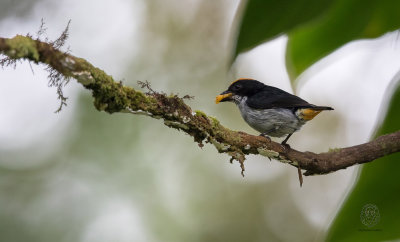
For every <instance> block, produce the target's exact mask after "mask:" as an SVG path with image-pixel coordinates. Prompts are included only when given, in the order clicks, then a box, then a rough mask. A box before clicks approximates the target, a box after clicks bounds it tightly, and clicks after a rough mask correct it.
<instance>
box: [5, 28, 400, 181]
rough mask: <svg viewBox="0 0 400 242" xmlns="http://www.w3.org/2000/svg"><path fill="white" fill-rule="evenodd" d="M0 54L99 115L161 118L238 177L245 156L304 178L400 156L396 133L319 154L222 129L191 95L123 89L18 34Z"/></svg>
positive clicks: (97, 71) (86, 66)
mask: <svg viewBox="0 0 400 242" xmlns="http://www.w3.org/2000/svg"><path fill="white" fill-rule="evenodd" d="M0 53H1V54H3V55H5V56H6V59H3V61H0V64H2V66H7V65H10V64H13V63H14V64H15V61H17V60H28V61H31V62H34V63H42V64H45V65H47V66H48V68H49V69H50V71H51V72H53V73H56V74H55V75H58V77H63V78H65V80H69V79H70V78H73V79H76V80H77V81H78V82H79V83H80V84H82V85H83V87H85V88H86V89H88V90H90V91H91V92H92V96H93V98H94V106H95V107H96V108H97V109H98V110H99V111H105V112H107V113H115V112H123V113H131V114H140V115H146V116H149V117H151V118H156V119H161V120H163V121H164V124H165V125H166V126H168V127H170V128H174V129H177V130H180V131H182V132H184V133H186V134H189V135H190V136H192V137H193V139H194V141H195V142H197V143H198V145H199V146H200V147H202V146H203V144H204V143H210V144H212V145H213V146H214V147H215V148H216V149H217V151H218V152H219V153H226V154H228V155H230V156H231V161H232V160H237V161H239V163H240V165H241V168H242V174H243V172H244V161H245V157H246V155H249V154H255V155H262V156H265V157H268V158H271V159H275V160H278V161H281V162H283V163H288V164H290V165H292V166H295V167H300V168H301V169H303V170H305V171H306V172H305V175H314V174H327V173H330V172H333V171H336V170H339V169H344V168H346V167H349V166H352V165H355V164H361V163H366V162H370V161H373V160H375V159H377V158H379V157H382V156H385V155H388V154H391V153H394V152H399V151H400V131H398V132H395V133H392V134H388V135H384V136H381V137H379V138H377V139H376V140H375V141H371V142H369V143H366V144H362V145H358V146H353V147H348V148H341V149H335V150H333V151H330V152H325V153H320V154H315V153H312V152H300V151H297V150H295V149H291V148H287V147H283V146H282V145H280V144H279V143H276V142H273V141H271V140H269V139H266V138H265V137H261V136H254V135H250V134H247V133H244V132H240V131H233V130H230V129H228V128H226V127H224V126H223V125H222V124H220V122H219V121H218V120H217V119H216V118H214V117H211V116H208V115H206V114H205V113H203V112H201V111H193V110H192V109H191V108H190V107H189V106H188V105H187V104H186V103H185V102H184V99H188V98H191V97H190V96H184V97H183V98H180V97H178V96H177V95H167V94H165V93H159V92H156V91H154V90H153V89H151V87H150V86H149V84H148V82H142V83H141V85H142V86H143V87H144V88H147V89H148V91H147V92H145V93H143V92H141V91H138V90H135V89H133V88H132V87H128V86H124V85H123V84H122V83H121V82H117V81H115V80H114V79H113V78H112V76H110V75H108V74H106V73H105V72H104V71H103V70H101V69H99V68H96V67H94V66H93V65H92V64H90V63H89V62H87V61H86V60H85V59H82V58H78V57H75V56H73V55H71V54H69V53H68V52H63V51H61V50H60V49H59V46H58V45H55V44H54V43H53V42H46V41H41V40H40V39H33V38H32V37H31V36H21V35H17V36H15V37H14V38H11V39H8V38H1V37H0ZM50 78H51V77H50Z"/></svg>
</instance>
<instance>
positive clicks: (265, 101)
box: [246, 86, 316, 109]
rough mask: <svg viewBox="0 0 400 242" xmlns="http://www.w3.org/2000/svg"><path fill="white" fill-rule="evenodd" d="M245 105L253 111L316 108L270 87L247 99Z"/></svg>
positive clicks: (296, 97)
mask: <svg viewBox="0 0 400 242" xmlns="http://www.w3.org/2000/svg"><path fill="white" fill-rule="evenodd" d="M246 103H247V105H248V106H249V107H251V108H255V109H269V108H312V107H316V106H315V105H313V104H310V103H308V102H307V101H305V100H303V99H301V98H299V97H298V96H295V95H293V94H290V93H288V92H285V91H283V90H281V89H279V88H276V87H271V86H265V87H264V88H263V90H261V91H260V92H257V93H256V94H254V95H252V96H250V97H248V98H247V102H246Z"/></svg>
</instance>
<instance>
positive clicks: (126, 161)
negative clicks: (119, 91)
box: [0, 0, 400, 242]
mask: <svg viewBox="0 0 400 242" xmlns="http://www.w3.org/2000/svg"><path fill="white" fill-rule="evenodd" d="M242 4H243V3H242ZM242 4H241V3H240V1H239V0H218V1H201V0H186V1H178V0H132V1H128V0H116V1H95V0H85V1H77V0H61V1H54V0H53V1H52V0H34V1H33V0H19V1H12V0H0V6H1V8H0V36H1V37H13V36H15V35H16V34H26V33H31V34H32V35H34V36H35V34H36V32H37V31H38V30H39V26H40V23H41V19H42V18H43V19H44V22H45V24H46V28H47V31H46V36H48V38H49V39H56V38H57V37H58V36H59V34H60V33H61V32H62V31H63V30H64V28H65V26H66V25H67V23H68V21H69V20H72V22H71V25H70V37H69V39H68V41H67V46H66V47H68V46H69V47H70V49H71V53H72V54H74V55H76V56H79V57H82V58H85V59H87V60H88V61H89V62H91V63H92V64H93V65H95V66H97V67H100V68H101V69H103V70H105V71H106V72H107V73H108V74H110V75H112V76H113V77H114V78H115V79H117V80H121V81H123V83H124V84H125V85H129V86H133V87H135V88H137V89H139V87H138V86H137V81H138V80H140V81H145V80H147V81H149V82H150V83H151V84H152V87H153V89H155V90H159V91H164V92H166V93H179V94H180V95H185V94H189V95H193V96H194V97H195V98H194V100H190V101H188V103H189V105H191V107H192V108H193V109H198V110H202V111H204V112H206V113H207V114H209V115H212V116H215V117H216V118H218V119H219V120H220V121H221V122H222V124H224V125H225V126H227V127H229V128H231V129H234V130H243V131H246V132H249V133H252V134H257V133H256V132H255V131H254V130H252V129H251V128H249V127H248V126H247V125H246V124H245V122H244V121H243V120H242V119H241V117H240V114H239V112H238V110H237V108H236V107H235V106H234V105H232V104H219V105H215V104H214V99H215V96H216V95H217V94H218V93H220V92H221V91H223V90H225V89H226V87H227V86H228V85H229V84H230V82H231V81H233V80H234V79H236V78H240V77H249V78H255V79H258V80H260V81H263V82H264V83H266V84H268V85H273V86H277V87H279V88H281V89H284V90H286V91H289V92H292V93H296V94H297V95H299V96H301V97H302V98H304V99H306V100H307V101H309V102H311V103H315V104H318V105H327V106H332V107H334V108H335V111H332V112H325V113H322V114H320V115H319V116H318V117H317V118H316V119H314V120H313V121H312V122H310V123H308V124H307V125H305V126H304V127H303V129H302V130H301V132H298V133H296V134H295V135H293V137H292V138H291V140H290V144H291V146H292V147H294V148H296V149H299V150H309V151H313V152H322V151H327V150H329V149H333V148H338V147H345V146H350V145H356V144H360V143H363V142H367V141H368V140H369V139H370V138H371V136H373V134H374V133H375V130H376V127H377V126H378V120H382V119H383V118H382V116H383V113H384V110H385V109H386V104H387V103H389V101H390V98H388V95H389V96H390V93H392V91H391V90H392V89H393V90H394V89H395V87H396V86H395V84H394V83H395V81H396V80H397V79H398V78H397V79H396V78H394V77H395V74H396V73H397V71H398V70H400V58H399V56H400V48H399V44H400V42H399V38H398V33H396V32H395V33H387V34H385V35H383V36H381V37H379V38H376V39H369V40H359V41H353V42H350V43H348V44H346V45H345V46H343V47H341V48H340V49H338V50H337V51H335V52H334V53H332V54H331V55H329V56H327V57H326V58H324V59H322V60H321V61H319V62H318V63H316V64H315V65H313V66H312V67H311V68H309V69H308V70H307V71H306V72H305V73H304V74H303V75H301V76H300V77H299V78H298V84H297V85H296V86H295V89H293V88H292V85H291V82H290V80H289V76H288V74H287V70H286V66H285V51H286V44H287V41H288V37H287V36H286V35H281V36H279V37H276V38H274V39H272V40H271V41H268V42H266V43H265V44H262V45H259V46H258V47H256V48H254V49H252V50H250V51H248V52H245V53H243V54H241V55H239V56H238V58H237V59H236V61H235V62H234V63H233V65H232V66H231V65H230V60H231V58H232V54H233V48H234V45H235V38H236V36H237V32H236V31H237V28H238V17H237V16H240V14H241V13H242V12H243V5H242ZM42 38H43V37H42ZM66 47H65V49H67V48H66ZM390 83H392V84H391V86H390V85H389V84H390ZM388 93H389V94H388ZM65 94H66V95H67V96H68V97H69V99H68V106H67V107H65V108H63V110H62V111H61V112H60V113H54V111H55V110H57V108H58V105H59V103H58V100H57V95H56V90H55V89H52V88H49V87H48V79H47V72H46V71H45V70H44V66H43V65H34V64H33V63H32V64H29V63H27V62H22V63H18V64H17V66H16V68H15V69H14V68H12V67H8V68H4V69H3V70H0V110H1V115H0V241H43V242H45V241H83V242H92V241H93V242H94V241H96V242H97V241H121V242H122V241H322V240H324V239H325V237H326V234H327V232H328V229H329V226H330V225H331V223H332V221H333V219H334V217H335V215H336V214H337V212H338V211H339V209H340V207H341V206H342V203H343V201H345V197H346V195H347V194H349V193H350V191H351V187H352V186H353V184H354V182H355V181H356V178H357V174H358V172H357V169H358V168H357V167H351V168H347V169H346V170H341V171H338V172H335V173H332V174H329V175H324V176H313V177H306V178H305V182H304V185H303V187H302V188H300V187H299V184H298V177H297V170H296V169H295V168H293V167H291V166H288V165H285V164H282V163H279V162H277V161H269V160H268V159H266V158H265V157H260V156H248V157H247V160H246V163H245V165H246V172H245V177H244V178H243V177H242V176H241V175H240V168H239V165H238V164H237V163H234V164H230V163H229V157H228V156H227V155H224V154H218V153H217V152H216V150H215V149H214V148H213V147H212V146H211V145H205V146H204V147H203V148H199V147H198V146H197V144H196V143H194V142H193V140H192V138H191V137H189V136H187V135H184V134H183V133H180V132H177V131H176V130H173V129H169V128H167V127H166V126H164V125H163V124H162V122H161V121H160V120H153V119H151V118H149V117H143V116H139V115H128V114H113V115H109V114H106V113H104V112H98V111H97V110H95V108H94V106H93V104H92V101H93V100H92V98H91V95H90V93H89V92H88V91H86V90H84V89H83V88H82V87H81V86H80V85H78V84H77V83H75V81H74V80H71V82H70V83H69V84H68V85H67V86H66V87H65ZM384 100H386V101H384ZM395 189H398V188H395ZM368 202H370V201H367V200H365V201H363V200H361V201H360V204H368ZM361 209H362V206H359V207H355V208H353V211H356V214H357V216H358V215H359V212H360V211H361ZM381 216H382V217H383V218H384V216H385V215H384V214H382V215H381ZM354 223H357V224H354V226H356V227H357V226H358V227H360V228H362V224H361V222H360V221H359V218H356V219H355V222H354Z"/></svg>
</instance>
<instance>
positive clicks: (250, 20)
mask: <svg viewBox="0 0 400 242" xmlns="http://www.w3.org/2000/svg"><path fill="white" fill-rule="evenodd" d="M332 2H334V0H323V1H321V0H308V1H305V0H248V2H247V4H246V6H245V10H244V13H243V18H242V22H241V24H240V27H239V32H238V37H237V43H236V49H235V54H234V57H236V56H237V55H238V54H239V53H241V52H243V51H246V50H249V49H251V48H253V47H255V46H257V45H259V44H261V43H263V42H265V41H267V40H269V39H271V38H273V37H275V36H277V35H279V34H282V33H284V32H287V31H289V30H291V29H293V28H295V27H296V26H299V25H300V24H303V23H305V22H307V21H310V20H312V19H313V18H320V17H321V15H322V14H323V13H324V12H325V11H326V10H327V9H328V8H329V6H330V5H331V3H332Z"/></svg>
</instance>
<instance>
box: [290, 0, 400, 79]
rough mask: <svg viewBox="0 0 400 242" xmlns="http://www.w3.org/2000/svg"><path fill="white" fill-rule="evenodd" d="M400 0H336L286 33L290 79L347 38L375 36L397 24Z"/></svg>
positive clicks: (398, 25)
mask: <svg viewBox="0 0 400 242" xmlns="http://www.w3.org/2000/svg"><path fill="white" fill-rule="evenodd" d="M399 13H400V1H396V0H381V1H376V0H337V1H335V4H333V5H332V8H331V9H330V11H329V12H328V13H327V14H326V15H324V16H323V17H322V18H320V19H319V20H318V21H314V22H310V23H309V24H307V25H303V26H301V28H298V29H295V30H294V31H292V32H290V33H289V41H288V45H287V52H286V60H287V67H288V70H289V74H290V76H291V79H292V80H293V79H295V78H296V77H297V76H298V75H299V74H301V73H302V72H303V71H304V70H305V69H307V68H308V67H309V66H310V65H312V64H313V63H315V62H316V61H318V60H319V59H321V58H322V57H324V56H326V55H327V54H329V53H331V52H332V51H334V50H335V49H336V48H339V47H340V46H342V45H344V44H346V43H348V42H349V41H352V40H355V39H361V38H374V37H378V36H380V35H382V34H384V33H386V32H388V31H393V30H396V29H398V28H399V27H400V17H399Z"/></svg>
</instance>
